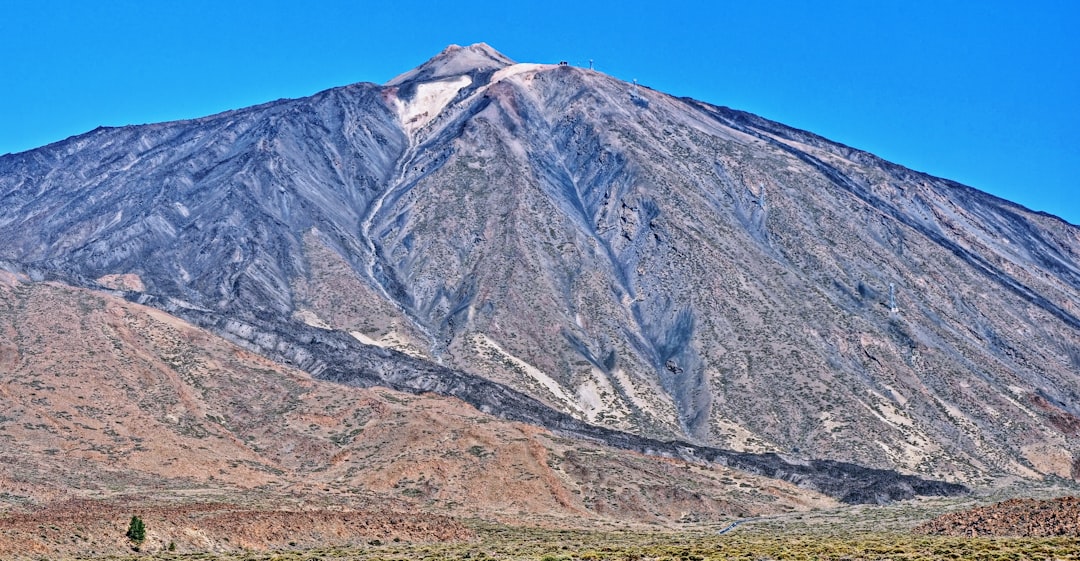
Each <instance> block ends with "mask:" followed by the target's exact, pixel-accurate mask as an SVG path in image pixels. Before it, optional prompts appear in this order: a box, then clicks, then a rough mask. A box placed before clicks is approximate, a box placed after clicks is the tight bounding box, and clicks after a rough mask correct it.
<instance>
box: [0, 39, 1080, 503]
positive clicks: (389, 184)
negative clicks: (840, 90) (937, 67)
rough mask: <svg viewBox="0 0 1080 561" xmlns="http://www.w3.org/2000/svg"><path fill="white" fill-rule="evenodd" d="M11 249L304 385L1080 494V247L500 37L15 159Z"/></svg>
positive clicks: (29, 263) (844, 157)
mask: <svg viewBox="0 0 1080 561" xmlns="http://www.w3.org/2000/svg"><path fill="white" fill-rule="evenodd" d="M0 239H3V240H5V243H4V244H3V245H0V259H2V260H4V261H6V264H5V265H4V266H5V267H6V268H8V269H10V270H20V271H25V272H26V273H28V274H29V275H31V276H32V277H33V278H37V279H57V280H63V281H65V282H68V283H72V284H77V285H82V286H89V287H96V288H107V289H113V290H118V291H122V293H123V294H125V295H126V296H127V297H128V298H131V299H135V300H138V301H139V302H141V303H146V304H151V305H155V306H158V307H160V308H162V309H164V310H167V311H169V312H171V313H174V314H177V315H180V316H181V317H184V318H186V319H189V320H190V321H193V322H196V323H198V324H199V325H202V326H205V327H207V328H209V329H211V330H213V331H215V332H216V333H218V334H221V335H223V336H226V337H228V338H229V339H230V340H232V341H234V342H237V343H240V344H242V345H244V346H246V347H247V348H249V349H252V350H257V351H259V352H261V353H264V354H266V355H267V356H270V357H273V358H275V359H278V360H283V361H288V362H290V363H291V364H294V365H296V366H299V367H301V368H304V369H305V370H307V371H308V372H311V373H312V374H313V375H315V376H318V377H322V378H325V379H330V380H335V381H340V382H345V383H352V384H358V385H373V384H379V385H389V386H392V387H395V388H398V389H405V390H409V391H436V392H442V393H446V394H449V395H455V396H458V397H461V398H462V399H465V400H466V401H469V402H470V403H473V404H474V405H476V406H477V407H479V408H481V409H482V410H484V411H490V412H495V413H497V414H500V415H503V416H505V417H509V418H513V419H517V420H525V421H529V422H536V423H541V424H545V425H546V426H549V427H553V428H557V429H559V430H565V431H578V433H582V431H584V432H587V433H589V434H591V435H593V437H596V438H603V439H606V441H609V442H622V443H623V444H625V445H627V446H631V444H629V443H630V442H634V443H636V444H633V445H632V446H637V447H638V448H640V449H643V450H645V449H651V450H656V448H655V447H653V445H652V444H646V443H645V442H646V441H648V442H656V441H657V440H664V441H666V440H677V441H681V442H684V443H685V446H686V448H679V450H698V452H695V454H712V453H713V452H705V450H712V451H715V450H717V449H720V448H722V449H725V450H728V451H734V452H732V453H737V454H751V453H755V454H765V455H766V456H755V457H756V458H761V457H767V458H770V460H769V461H773V460H776V461H778V462H779V461H790V462H793V464H792V465H810V464H807V463H806V462H810V461H811V460H813V459H822V458H826V459H831V460H841V461H844V462H857V463H859V464H863V465H867V466H872V467H875V468H881V469H888V470H902V471H907V472H914V473H918V474H922V475H925V476H933V477H938V478H948V479H954V480H961V481H985V480H986V478H992V477H1003V476H1016V475H1019V476H1023V477H1042V476H1044V475H1049V474H1052V475H1057V476H1061V477H1080V460H1078V458H1080V428H1078V427H1080V405H1077V404H1078V403H1080V380H1078V378H1077V376H1076V372H1077V371H1080V319H1078V313H1080V312H1078V310H1080V254H1078V251H1080V250H1078V248H1080V229H1078V228H1076V227H1074V226H1071V225H1069V224H1067V223H1065V222H1064V221H1061V220H1059V219H1057V218H1055V217H1053V216H1048V215H1044V214H1039V213H1033V212H1030V211H1028V210H1027V209H1024V208H1023V207H1020V206H1018V205H1016V204H1013V203H1010V202H1008V201H1004V200H1002V199H998V198H995V197H993V196H990V195H988V194H985V193H982V192H980V191H978V190H975V189H972V188H970V187H966V186H963V185H959V184H956V183H954V182H951V181H947V180H944V179H940V178H936V177H932V176H929V175H926V174H922V173H919V172H916V171H912V170H909V169H906V168H903V167H901V166H898V165H895V164H891V163H889V162H886V161H883V160H881V159H879V158H877V157H875V156H873V155H871V154H867V153H865V152H861V151H859V150H856V149H853V148H850V147H847V146H844V145H841V144H837V143H834V142H831V141H828V140H826V139H824V138H821V137H819V136H816V135H814V134H811V133H808V132H806V131H801V130H797V129H793V128H791V127H787V126H784V125H782V124H779V123H775V122H771V121H768V120H765V119H762V118H760V117H757V116H754V115H751V114H748V113H744V112H740V111H736V110H732V109H728V108H724V107H718V106H714V105H710V104H708V103H704V102H700V101H696V100H692V99H680V98H675V97H672V96H669V95H666V94H663V93H661V92H657V91H654V90H650V89H648V88H645V87H640V88H635V87H632V86H631V85H629V84H627V83H625V82H622V81H620V80H617V79H615V78H612V77H610V76H607V75H604V74H602V73H598V72H594V71H591V70H586V69H582V68H576V67H572V66H561V65H550V64H515V63H514V62H513V61H511V60H510V59H508V58H506V57H505V56H503V55H501V54H499V53H498V52H496V51H494V50H493V49H491V48H490V47H488V46H486V45H484V44H478V45H472V46H469V47H456V46H451V47H449V48H447V49H446V50H445V51H443V52H442V53H440V54H439V55H438V56H436V57H434V58H433V59H431V60H430V61H428V62H426V63H424V64H423V65H421V66H419V67H418V68H416V69H414V70H412V71H410V72H407V73H405V74H402V75H401V76H398V77H397V78H395V79H393V80H391V81H390V82H388V83H387V84H386V85H383V86H378V85H374V84H366V83H362V84H355V85H351V86H346V87H342V88H336V89H332V90H328V91H325V92H321V93H319V94H316V95H314V96H312V97H309V98H304V99H296V100H283V101H277V102H273V103H268V104H264V105H260V106H257V107H252V108H247V109H240V110H236V111H230V112H227V113H223V114H220V115H214V116H210V117H206V118H203V119H197V120H192V121H183V122H174V123H163V124H156V125H146V126H138V127H123V128H115V129H98V130H95V131H92V132H89V133H87V134H85V135H81V136H78V137H74V138H71V139H68V140H66V141H63V142H59V143H56V144H53V145H50V146H46V147H43V148H40V149H37V150H32V151H29V152H25V153H22V154H15V155H8V156H3V157H0ZM589 431H592V432H589ZM634 439H637V440H634ZM642 439H645V440H642ZM648 439H653V440H648ZM695 447H697V448H695ZM773 454H780V455H781V456H776V455H773ZM725 457H727V458H728V460H725V461H730V462H738V461H742V460H738V459H737V458H743V456H732V455H729V456H725ZM781 457H783V458H786V460H780V459H779V458H781ZM754 461H757V460H754ZM755 465H758V466H759V467H760V464H755ZM774 465H775V464H774ZM754 469H758V468H754ZM762 469H764V468H762ZM780 471H783V470H780ZM789 473H793V472H789ZM800 477H801V476H800ZM868 493H869V494H870V495H872V494H873V492H868Z"/></svg>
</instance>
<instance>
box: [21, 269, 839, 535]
mask: <svg viewBox="0 0 1080 561" xmlns="http://www.w3.org/2000/svg"><path fill="white" fill-rule="evenodd" d="M0 332H2V333H3V334H4V339H3V341H4V344H3V346H0V373H2V374H0V412H2V413H0V442H2V443H3V446H2V447H0V448H2V452H0V490H2V492H0V511H3V510H9V509H31V510H34V509H37V508H41V507H44V506H48V505H51V504H63V503H64V502H65V501H69V500H86V499H94V500H108V501H115V500H119V499H124V498H125V497H126V498H127V500H129V501H146V500H148V499H149V500H152V501H153V502H158V503H160V502H169V501H179V502H181V503H184V502H189V501H191V500H207V499H212V500H214V501H224V500H230V501H232V502H234V503H235V504H237V505H239V506H246V507H260V506H261V507H263V508H265V507H266V506H268V505H273V506H275V507H278V508H280V507H281V506H293V507H295V508H301V507H304V506H306V505H345V506H349V507H350V508H362V509H367V510H397V511H400V512H416V511H418V510H425V511H435V512H439V513H444V514H452V515H458V516H484V517H495V518H505V519H508V520H516V519H519V518H520V517H521V516H529V517H535V518H537V519H562V520H569V521H574V520H578V521H582V520H585V521H587V520H595V521H599V520H606V519H615V518H617V519H619V520H624V521H628V522H630V521H639V522H659V523H674V522H677V521H679V520H680V519H686V520H692V521H701V520H712V519H723V518H726V517H731V516H745V515H756V514H761V513H769V512H784V511H787V510H793V509H801V508H805V507H809V506H821V505H829V504H835V501H834V500H832V499H828V498H826V497H824V496H821V495H819V494H817V493H814V492H811V491H808V490H806V489H799V488H797V487H795V486H793V485H790V484H785V483H780V482H776V481H773V480H769V479H766V478H762V477H757V476H751V475H747V474H744V473H742V472H739V471H736V470H732V469H727V468H723V467H719V466H708V465H704V464H702V463H700V462H698V463H686V462H682V461H677V460H670V459H663V458H654V457H647V456H643V455H640V454H636V453H632V452H625V451H621V450H617V449H612V448H609V447H606V446H602V445H599V444H596V443H595V442H590V441H576V440H572V439H568V438H564V437H560V436H557V435H553V434H551V433H550V432H548V431H545V430H543V429H540V428H537V427H534V426H530V425H525V424H522V423H514V422H507V421H502V420H499V419H495V418H493V417H491V416H489V415H485V414H483V413H481V412H479V411H477V410H476V409H474V408H472V407H470V406H468V405H466V404H464V403H462V402H461V401H459V400H457V399H452V398H445V397H440V396H436V395H432V394H426V395H411V394H405V393H399V392H396V391H393V390H389V389H385V388H377V389H364V388H355V387H343V386H340V385H337V384H333V383H330V382H325V381H320V380H314V379H312V378H311V377H309V376H308V375H306V374H304V373H302V372H299V371H297V370H293V369H290V368H287V367H284V366H281V365H280V364H276V363H274V362H271V361H269V360H267V359H265V358H262V357H260V356H258V355H255V354H253V353H250V352H248V351H245V350H243V349H241V348H238V347H236V346H234V345H232V344H230V343H228V342H227V341H224V340H223V339H220V338H218V337H216V336H214V335H211V334H209V333H207V332H205V331H203V330H200V329H198V328H196V327H194V326H192V325H190V324H188V323H186V322H183V321H181V320H178V319H176V318H175V317H173V316H170V315H168V314H165V313H162V312H160V311H158V310H155V309H152V308H147V307H144V306H140V305H137V304H132V303H129V302H126V301H124V300H121V299H117V298H112V297H108V296H104V295H101V294H97V293H94V292H91V291H88V290H85V289H75V288H71V287H66V286H63V285H58V284H47V283H28V282H20V281H19V280H18V279H13V278H12V277H11V276H6V277H4V278H0ZM149 491H152V496H150V497H148V496H147V495H148V492H149Z"/></svg>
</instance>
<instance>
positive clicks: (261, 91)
mask: <svg viewBox="0 0 1080 561" xmlns="http://www.w3.org/2000/svg"><path fill="white" fill-rule="evenodd" d="M1078 37H1080V0H1056V1H1055V0H1025V1H1023V2H1020V1H1015V2H1006V1H1000V0H981V1H980V0H971V1H961V0H953V1H950V0H938V1H924V0H906V1H901V0H896V1H894V0H858V1H856V0H850V1H847V0H843V1H842V0H817V1H813V2H811V1H809V0H806V1H768V0H753V1H749V0H739V1H734V2H725V1H712V2H698V1H683V2H679V1H673V2H642V1H635V0H628V1H622V2H615V1H610V2H609V1H600V2H588V1H584V0H578V1H573V2H570V1H564V0H545V1H543V2H533V1H505V0H503V1H497V2H496V1H483V2H469V1H467V0H458V1H455V2H435V1H432V2H408V1H405V0H402V1H398V2H382V1H371V2H365V1H359V0H353V1H348V0H341V1H318V0H307V1H304V2H299V1H292V2H279V1H265V2H238V1H227V0H213V1H205V0H183V1H176V0H169V1H156V0H138V1H127V0H107V1H101V2H98V1H82V0H69V1H57V0H0V52H2V53H3V54H2V56H0V154H3V153H7V152H19V151H23V150H28V149H30V148H34V147H37V146H40V145H43V144H47V143H50V142H54V141H57V140H60V139H63V138H65V137H68V136H71V135H74V134H78V133H81V132H85V131H87V130H90V129H92V128H94V127H96V126H98V125H125V124H138V123H149V122H158V121H165V120H173V119H181V118H191V117H197V116H202V115H207V114H211V113H216V112H219V111H223V110H226V109H233V108H238V107H244V106H247V105H252V104H255V103H260V102H264V101H270V100H273V99H278V98H282V97H301V96H306V95H310V94H312V93H314V92H316V91H319V90H322V89H326V88H330V87H334V86H339V85H344V84H349V83H352V82H359V81H369V82H377V83H381V82H385V81H386V80H388V79H390V78H391V77H393V76H395V75H397V74H399V73H401V72H404V71H406V70H408V69H410V68H412V67H414V66H417V65H418V64H420V63H422V62H423V61H424V60H426V59H428V58H430V57H431V56H433V55H435V54H436V53H438V52H439V51H440V50H442V49H443V48H444V47H445V46H446V45H448V44H451V43H456V44H461V45H467V44H470V43H475V42H480V41H483V42H487V43H488V44H490V45H491V46H493V47H494V48H496V49H498V50H499V51H501V52H502V53H503V54H505V55H507V56H509V57H510V58H512V59H515V60H518V61H522V62H555V61H559V60H567V61H570V62H571V63H572V64H580V65H587V64H588V61H589V59H593V60H594V61H595V65H596V69H597V70H601V71H603V72H607V73H608V74H611V75H613V76H616V77H618V78H622V79H625V80H631V79H633V78H637V79H638V80H639V82H641V83H642V84H644V85H647V86H650V87H652V88H655V89H658V90H662V91H665V92H668V93H672V94H675V95H680V96H690V97H694V98H697V99H700V100H703V101H707V102H710V103H715V104H718V105H726V106H729V107H733V108H736V109H743V110H747V111H750V112H753V113H757V114H759V115H761V116H764V117H767V118H770V119H774V120H777V121H781V122H783V123H786V124H788V125H791V126H795V127H798V128H802V129H807V130H810V131H813V132H815V133H818V134H821V135H823V136H825V137H827V138H830V139H832V140H836V141H839V142H843V143H845V144H848V145H851V146H854V147H856V148H861V149H863V150H867V151H869V152H873V153H875V154H877V155H879V156H881V157H883V158H885V159H887V160H891V161H894V162H896V163H899V164H902V165H905V166H907V167H910V168H913V169H916V170H919V171H924V172H928V173H932V174H934V175H939V176H942V177H946V178H949V179H953V180H956V181H959V182H961V183H965V184H968V185H971V186H973V187H976V188H979V189H982V190H984V191H988V192H991V193H994V194H996V195H999V196H1001V197H1004V198H1007V199H1010V200H1013V201H1016V202H1019V203H1021V204H1023V205H1025V206H1027V207H1029V208H1032V209H1035V210H1043V211H1047V212H1050V213H1053V214H1056V215H1058V216H1061V217H1063V218H1065V219H1067V220H1069V221H1070V222H1072V223H1073V224H1080V179H1078V178H1080V39H1078Z"/></svg>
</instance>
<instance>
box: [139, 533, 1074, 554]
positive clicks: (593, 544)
mask: <svg viewBox="0 0 1080 561" xmlns="http://www.w3.org/2000/svg"><path fill="white" fill-rule="evenodd" d="M475 529H476V531H477V539H475V540H472V541H469V542H457V543H441V544H408V543H375V542H372V543H369V544H361V545H351V546H337V547H326V548H319V549H313V550H304V551H296V550H293V551H278V552H261V553H256V552H250V551H249V552H238V553H223V554H199V555H196V556H194V557H192V556H177V555H169V554H167V553H160V554H156V555H154V554H151V555H143V556H141V557H138V559H141V560H144V561H145V560H147V559H162V560H166V559H168V560H172V559H192V558H198V559H207V560H211V559H212V560H219V561H239V560H260V561H261V560H266V561H270V560H275V561H311V560H314V559H323V560H325V561H330V560H353V561H396V560H402V559H408V560H416V561H450V560H462V561H464V560H481V559H483V560H521V561H662V560H663V561H719V560H746V561H759V560H766V559H792V560H813V559H819V560H830V559H836V560H842V559H844V560H886V559H889V560H908V561H916V560H924V559H927V560H929V559H985V560H998V559H1001V560H1005V559H1032V560H1038V559H1046V560H1051V559H1054V560H1058V559H1060V560H1066V559H1080V540H1077V539H1076V538H956V537H934V536H916V535H913V534H909V533H905V532H865V533H853V534H842V533H835V532H834V530H835V528H833V527H831V526H828V525H827V526H825V527H823V528H817V529H810V528H806V527H799V528H798V529H797V530H795V531H784V530H778V529H777V527H776V526H774V525H772V524H765V525H762V526H760V527H754V526H753V525H752V524H751V525H749V526H748V527H744V528H740V529H739V530H737V531H735V532H733V533H731V534H727V535H723V536H718V535H716V534H715V533H714V532H708V533H706V532H704V531H698V532H680V533H664V532H655V531H654V532H634V531H583V530H543V529H535V528H514V527H507V526H495V525H489V524H476V528H475Z"/></svg>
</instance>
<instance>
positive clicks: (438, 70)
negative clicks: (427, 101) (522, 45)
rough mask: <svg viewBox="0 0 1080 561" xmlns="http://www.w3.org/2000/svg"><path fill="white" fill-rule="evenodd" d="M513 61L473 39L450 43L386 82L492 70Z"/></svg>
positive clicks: (440, 77) (391, 83)
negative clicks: (423, 61)
mask: <svg viewBox="0 0 1080 561" xmlns="http://www.w3.org/2000/svg"><path fill="white" fill-rule="evenodd" d="M513 64H515V63H514V61H512V60H510V59H509V58H507V57H506V56H505V55H503V54H502V53H500V52H499V51H496V50H495V49H493V48H491V47H490V46H488V44H487V43H475V44H473V45H469V46H468V47H460V46H458V45H450V46H449V47H446V48H445V49H443V51H442V52H441V53H439V54H437V55H435V56H434V57H432V58H431V59H430V60H428V61H427V62H425V63H424V64H421V65H420V66H417V67H416V68H414V69H412V70H410V71H408V72H406V73H404V74H401V75H399V76H397V77H395V78H394V79H392V80H390V81H389V82H387V83H386V85H387V86H399V85H401V84H404V83H406V82H413V81H417V82H429V81H434V80H438V79H442V78H449V77H454V76H461V75H466V74H477V73H480V72H492V71H495V70H499V69H501V68H505V67H507V66H511V65H513Z"/></svg>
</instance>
